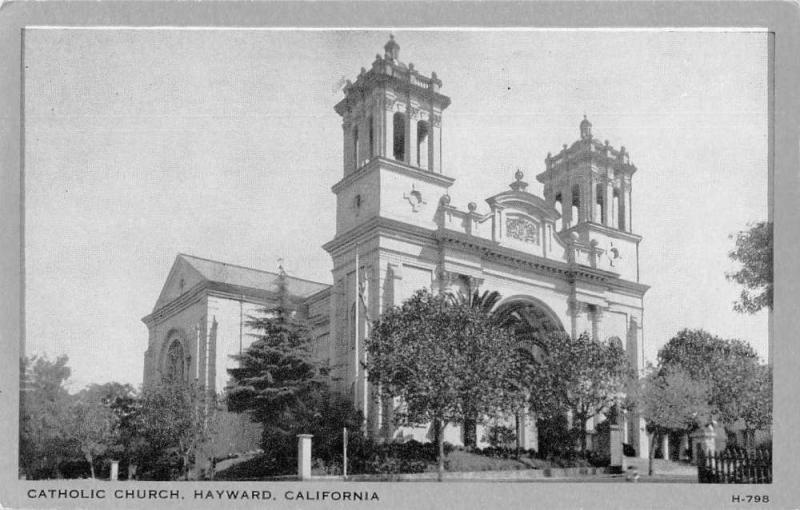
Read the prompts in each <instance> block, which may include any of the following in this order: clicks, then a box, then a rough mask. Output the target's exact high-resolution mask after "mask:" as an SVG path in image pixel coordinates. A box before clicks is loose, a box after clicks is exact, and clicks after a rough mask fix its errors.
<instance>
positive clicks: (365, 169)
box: [331, 156, 456, 194]
mask: <svg viewBox="0 0 800 510" xmlns="http://www.w3.org/2000/svg"><path fill="white" fill-rule="evenodd" d="M381 169H383V170H389V171H391V172H395V173H399V174H403V175H407V176H409V177H413V178H415V179H418V180H420V181H422V182H427V183H429V184H436V185H439V186H443V187H445V188H449V187H450V186H452V185H453V183H454V182H456V180H455V179H454V178H452V177H448V176H446V175H443V174H437V173H434V172H429V171H427V170H422V169H420V168H417V167H413V166H411V165H408V164H406V163H403V162H402V161H396V160H393V159H388V158H384V157H383V156H374V157H373V158H372V159H371V160H370V161H369V163H367V164H366V165H364V166H362V167H361V168H359V169H358V170H356V171H355V172H353V173H351V174H348V175H345V176H344V177H343V178H342V180H340V181H339V182H337V183H336V184H334V185H333V186H332V187H331V191H333V192H334V193H336V194H339V192H340V191H341V190H342V189H343V188H345V187H347V186H349V185H351V184H352V183H354V182H355V181H357V180H359V179H361V178H362V177H364V176H365V175H368V174H370V173H372V172H373V171H377V170H381Z"/></svg>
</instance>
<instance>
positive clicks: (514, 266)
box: [144, 38, 648, 456]
mask: <svg viewBox="0 0 800 510" xmlns="http://www.w3.org/2000/svg"><path fill="white" fill-rule="evenodd" d="M384 50H385V53H384V55H383V56H380V55H378V56H377V57H376V59H375V61H374V62H373V63H372V65H371V68H370V69H369V70H368V71H367V70H366V69H363V68H362V70H361V73H360V74H359V76H358V78H357V79H356V81H355V82H354V83H353V82H349V81H348V83H347V85H346V86H345V89H344V95H345V97H344V99H342V100H341V101H340V102H339V103H338V104H337V105H336V106H335V110H336V112H337V113H338V114H339V115H340V116H341V117H342V130H343V131H342V132H343V176H342V179H341V180H340V181H339V182H338V183H336V184H335V185H334V186H333V188H332V190H333V192H334V194H335V195H336V200H337V207H336V233H335V235H334V237H333V239H332V240H331V241H329V242H328V243H326V244H325V245H324V246H323V248H324V249H325V250H326V251H327V252H328V253H329V254H330V256H331V258H332V261H333V269H332V276H333V285H332V286H330V287H328V286H326V285H323V284H315V283H313V282H305V281H303V280H297V279H294V281H295V285H294V287H293V286H292V285H290V292H291V294H292V296H293V299H295V300H296V301H297V303H298V305H300V306H301V308H302V309H303V310H304V313H306V314H307V315H308V317H309V318H310V319H311V320H312V323H313V325H314V332H315V335H316V338H317V339H318V343H317V352H318V353H319V356H320V358H321V359H325V360H327V361H328V363H329V366H330V367H331V369H332V370H331V385H332V387H333V388H335V389H336V390H338V391H340V392H342V393H344V394H347V395H350V396H351V398H352V399H353V401H354V403H355V405H356V406H357V407H358V408H359V409H361V410H362V411H363V412H364V414H365V416H366V420H367V427H368V430H369V431H370V432H371V433H372V434H373V435H375V436H377V437H383V438H386V439H392V438H393V439H401V438H412V437H413V438H416V439H418V440H425V439H427V438H428V437H429V435H430V434H429V431H428V428H426V427H419V428H396V427H394V426H393V425H392V420H391V417H392V413H393V411H394V410H395V408H396V406H397V405H398V404H399V403H398V402H382V401H381V400H380V398H378V396H377V393H376V392H375V391H374V388H372V387H371V385H370V383H369V382H368V381H367V377H366V374H365V373H364V371H363V369H361V368H360V362H361V361H363V360H364V357H365V353H364V351H363V348H362V346H363V340H364V338H365V337H366V336H367V335H368V334H369V323H370V321H372V320H374V319H375V318H377V317H378V316H379V315H380V313H381V312H382V311H383V310H385V309H387V308H388V307H391V306H393V305H397V304H400V303H401V302H402V301H403V300H405V299H406V298H408V297H409V296H410V295H411V294H412V293H413V292H414V291H415V290H417V289H420V288H422V287H426V288H429V289H431V290H433V291H444V290H456V289H458V290H463V291H470V290H472V289H475V288H481V289H482V290H483V289H485V290H496V291H498V292H499V293H500V294H501V295H502V296H503V299H502V300H501V301H500V302H499V303H498V305H497V308H498V310H499V311H502V310H505V311H513V310H522V309H525V308H526V307H527V308H535V309H536V310H537V311H538V313H539V314H541V316H543V317H546V318H547V319H549V320H550V321H551V322H552V323H553V324H555V325H556V326H558V327H560V328H562V329H563V330H565V331H566V332H567V333H570V334H571V335H578V334H581V333H583V332H588V333H589V334H590V335H591V336H592V338H593V339H595V340H597V341H615V342H620V343H621V344H622V346H623V347H624V348H625V350H626V352H627V353H628V355H629V357H630V360H631V361H632V362H633V365H634V366H635V367H636V368H642V338H643V337H642V324H643V322H642V319H643V296H644V294H645V292H646V291H647V288H648V287H647V286H646V285H644V284H642V283H640V282H639V258H638V254H639V252H638V245H639V242H640V240H641V237H640V236H638V235H636V234H635V233H633V231H632V219H633V211H632V207H631V180H632V176H633V174H634V172H635V171H636V167H635V166H634V165H632V164H631V163H630V157H629V154H628V153H627V151H626V150H625V148H624V147H622V148H620V149H619V150H616V149H614V148H613V147H611V146H610V145H609V144H608V142H605V143H600V142H599V141H597V140H595V139H594V138H593V137H592V134H591V123H589V121H588V120H587V119H585V118H584V120H583V122H581V123H580V126H579V134H580V138H579V139H578V140H577V141H576V142H575V143H574V144H572V145H571V146H569V147H567V146H564V147H563V148H562V150H561V151H560V152H559V153H558V154H556V155H555V156H553V155H552V154H548V155H547V158H546V159H545V165H544V166H545V170H544V172H542V173H540V174H539V175H537V176H536V178H537V180H538V181H539V182H541V183H542V184H543V185H544V197H543V198H542V197H538V196H536V195H534V194H532V193H530V192H528V191H527V187H528V184H527V183H526V182H525V180H524V179H525V176H524V175H523V173H522V172H520V171H518V172H517V173H516V174H515V175H514V180H513V182H511V183H510V185H509V187H508V189H507V190H506V191H502V192H500V193H498V194H496V195H493V196H491V197H489V198H487V199H486V204H487V205H488V212H486V210H485V209H484V208H481V209H483V210H484V211H485V212H479V208H478V206H477V204H475V203H474V202H473V203H470V204H469V205H468V207H467V210H460V209H458V208H456V207H453V206H452V205H451V204H450V196H449V194H448V190H449V188H450V187H451V185H452V184H453V183H454V182H455V178H454V177H453V176H448V175H445V174H444V173H443V165H442V157H441V136H442V128H443V117H444V111H445V110H446V108H447V107H448V105H449V104H450V99H449V98H448V97H447V96H444V95H442V94H441V93H440V88H441V85H442V82H441V81H440V80H439V79H438V77H437V76H436V74H435V73H432V74H431V75H430V76H425V75H422V74H420V73H419V72H418V71H416V70H415V69H414V68H413V66H412V65H410V64H409V65H405V64H403V63H402V62H401V61H400V60H399V50H400V48H399V46H398V44H397V43H396V42H395V41H394V39H393V38H392V39H390V41H389V42H388V43H387V44H386V46H385V47H384ZM200 260H202V259H196V258H193V257H188V256H184V255H180V256H178V259H177V260H176V263H175V266H174V267H173V270H172V272H171V273H170V277H169V278H168V281H167V284H166V285H165V288H164V291H163V292H162V296H161V297H160V298H159V301H158V303H157V304H156V308H155V310H154V311H153V313H152V314H151V315H149V316H147V317H145V319H144V321H145V323H146V324H147V325H148V328H149V330H150V343H149V348H148V351H147V354H146V356H145V360H146V362H145V382H146V383H147V381H148V380H154V379H155V378H157V377H158V374H161V376H162V377H163V374H165V373H166V372H167V371H168V370H170V368H169V363H170V361H169V360H170V359H173V358H174V357H173V358H170V356H169V355H168V353H169V347H170V345H171V342H178V343H179V344H180V345H182V346H183V348H184V355H185V359H186V362H185V368H184V371H185V372H184V373H185V374H186V377H195V378H198V380H200V381H208V382H209V383H210V382H211V381H213V386H211V385H209V387H213V388H214V389H215V390H216V391H220V390H221V389H222V388H223V387H224V382H225V381H224V378H223V377H222V376H221V375H220V373H221V371H222V370H223V369H224V368H225V366H226V363H228V361H226V360H228V359H229V357H228V355H229V354H230V353H231V352H237V349H241V348H242V345H243V344H242V343H241V342H242V340H241V338H243V337H242V335H241V333H238V332H239V331H242V328H243V326H242V317H243V316H246V315H247V313H246V312H245V309H247V310H252V308H253V307H258V306H263V304H264V303H266V302H269V300H270V299H274V294H273V295H270V289H271V287H270V286H271V285H272V286H274V278H276V277H277V276H276V275H274V274H273V275H272V277H273V280H270V278H268V277H266V276H263V277H262V278H261V279H258V278H255V279H252V280H247V283H245V284H243V282H238V281H237V282H235V283H234V282H227V283H226V282H225V281H219V280H225V278H222V277H219V276H216V277H213V276H212V275H210V274H209V273H211V272H213V271H212V269H211V268H205V270H204V271H199V272H200V273H201V275H200V276H199V277H198V276H197V275H195V274H194V273H193V272H192V271H191V270H190V268H194V269H197V267H196V266H199V265H202V264H201V263H200V262H198V261H200ZM205 263H206V264H216V265H217V266H219V267H232V266H228V265H226V264H221V263H212V262H210V261H205ZM239 269H240V270H242V271H244V270H245V268H239ZM247 271H255V270H247ZM203 273H205V274H203ZM256 273H259V274H261V275H268V274H270V273H262V272H256ZM239 276H241V275H239ZM251 276H252V275H251ZM176 282H182V283H180V285H181V289H183V290H182V291H181V292H177V291H176V287H175V286H176V284H177V283H176ZM301 283H302V284H301ZM225 285H233V288H230V289H228V288H227V287H225V288H226V289H227V290H229V291H230V292H226V291H225V290H220V289H219V288H218V287H220V286H223V287H224V286H225ZM248 285H250V286H249V287H248ZM243 288H247V289H248V292H247V293H245V292H243V290H242V289H243ZM273 291H274V289H273ZM245 334H246V333H245ZM245 347H246V346H245ZM172 370H173V371H174V370H175V368H174V367H172ZM505 418H507V419H513V418H512V417H505ZM519 418H520V419H521V420H522V423H521V425H522V426H521V435H522V438H521V439H522V444H523V446H524V447H526V448H537V447H538V444H537V432H536V426H535V417H534V416H521V417H519ZM591 429H592V427H590V430H589V432H590V433H591V432H592V430H591ZM461 435H462V433H461V430H460V428H459V427H457V426H455V425H450V426H448V428H447V429H446V432H445V440H446V441H450V442H451V443H454V444H459V443H461V439H462V437H461ZM622 435H623V441H624V442H626V443H631V444H632V445H633V446H634V448H635V449H636V450H637V452H638V453H639V455H642V456H645V455H646V452H647V437H646V434H645V431H644V423H643V422H642V420H641V419H639V418H638V417H637V416H636V415H635V414H634V413H629V414H626V416H625V419H624V424H623V430H622ZM481 437H482V434H481V431H480V430H479V431H478V438H479V439H480V438H481Z"/></svg>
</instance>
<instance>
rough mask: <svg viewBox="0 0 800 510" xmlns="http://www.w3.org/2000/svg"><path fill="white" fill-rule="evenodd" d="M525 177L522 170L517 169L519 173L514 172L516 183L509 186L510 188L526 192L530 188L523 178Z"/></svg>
mask: <svg viewBox="0 0 800 510" xmlns="http://www.w3.org/2000/svg"><path fill="white" fill-rule="evenodd" d="M523 177H525V174H524V173H522V170H521V169H519V168H517V171H516V172H514V179H516V180H515V181H514V182H512V183H511V184H509V187H510V188H511V189H513V190H514V191H525V188H527V187H528V183H527V182H525V181H523V180H522V178H523Z"/></svg>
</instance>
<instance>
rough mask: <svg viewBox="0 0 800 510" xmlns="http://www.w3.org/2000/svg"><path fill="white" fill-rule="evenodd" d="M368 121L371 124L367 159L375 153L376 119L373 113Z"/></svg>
mask: <svg viewBox="0 0 800 510" xmlns="http://www.w3.org/2000/svg"><path fill="white" fill-rule="evenodd" d="M367 123H368V125H369V154H367V159H368V160H369V159H372V156H374V155H375V126H374V124H375V121H374V119H373V118H372V115H370V116H369V118H368V119H367Z"/></svg>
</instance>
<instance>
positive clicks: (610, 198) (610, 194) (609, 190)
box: [603, 180, 614, 228]
mask: <svg viewBox="0 0 800 510" xmlns="http://www.w3.org/2000/svg"><path fill="white" fill-rule="evenodd" d="M603 192H604V193H605V196H604V198H605V203H604V204H603V207H604V208H605V210H606V221H605V226H607V227H610V228H614V212H613V210H614V185H613V183H612V181H610V180H606V181H605V182H604V183H603Z"/></svg>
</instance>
